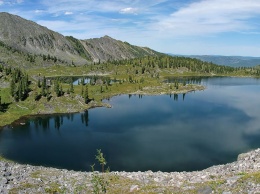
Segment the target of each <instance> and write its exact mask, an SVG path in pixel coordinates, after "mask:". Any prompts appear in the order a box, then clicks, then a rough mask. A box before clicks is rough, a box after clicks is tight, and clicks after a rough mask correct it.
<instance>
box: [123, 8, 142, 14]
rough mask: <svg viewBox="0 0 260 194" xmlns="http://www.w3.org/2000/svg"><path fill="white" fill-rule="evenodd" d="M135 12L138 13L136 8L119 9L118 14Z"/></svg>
mask: <svg viewBox="0 0 260 194" xmlns="http://www.w3.org/2000/svg"><path fill="white" fill-rule="evenodd" d="M137 11H138V9H137V8H132V7H127V8H124V9H121V10H120V13H122V14H137Z"/></svg>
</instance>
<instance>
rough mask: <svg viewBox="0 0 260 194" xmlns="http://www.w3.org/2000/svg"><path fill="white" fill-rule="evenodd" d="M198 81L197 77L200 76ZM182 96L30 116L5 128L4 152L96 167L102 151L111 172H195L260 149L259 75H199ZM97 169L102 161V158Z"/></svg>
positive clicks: (40, 161)
mask: <svg viewBox="0 0 260 194" xmlns="http://www.w3.org/2000/svg"><path fill="white" fill-rule="evenodd" d="M197 81H198V80H197ZM198 82H199V83H201V84H202V85H205V86H206V87H207V89H206V90H204V91H196V92H192V93H187V94H185V95H183V94H179V95H178V96H176V95H175V96H174V95H172V96H169V95H162V96H138V95H136V96H134V95H133V96H129V95H122V96H117V97H114V98H112V99H111V100H110V101H108V102H109V103H110V104H111V105H112V108H111V109H109V108H95V109H91V110H89V111H86V112H82V113H75V114H62V115H49V116H37V117H30V118H28V119H27V120H25V121H23V122H25V125H16V126H15V125H13V126H8V127H5V128H3V129H2V130H0V154H1V155H3V156H5V157H7V158H9V159H11V160H15V161H17V162H20V163H29V164H34V165H44V166H51V167H58V168H66V169H73V170H84V171H85V170H86V171H90V165H91V164H93V163H97V162H96V161H95V154H96V149H102V151H103V153H104V155H105V157H106V159H107V161H108V166H109V167H110V169H111V170H112V171H117V170H118V171H146V170H153V171H159V170H160V171H168V172H170V171H192V170H201V169H204V168H207V167H209V166H212V165H217V164H223V163H227V162H232V161H234V160H236V158H237V155H238V154H240V153H242V152H246V151H249V150H251V149H255V148H258V147H260V108H259V107H260V98H259V96H260V80H259V79H253V78H229V77H228V78H201V79H199V81H198ZM95 167H97V168H96V169H98V164H96V166H95Z"/></svg>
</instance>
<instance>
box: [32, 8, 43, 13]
mask: <svg viewBox="0 0 260 194" xmlns="http://www.w3.org/2000/svg"><path fill="white" fill-rule="evenodd" d="M34 12H35V13H43V12H44V11H43V10H40V9H36V10H35V11H34Z"/></svg>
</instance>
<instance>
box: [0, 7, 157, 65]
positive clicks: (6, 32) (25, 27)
mask: <svg viewBox="0 0 260 194" xmlns="http://www.w3.org/2000/svg"><path fill="white" fill-rule="evenodd" d="M0 41H1V42H2V43H4V44H5V45H7V46H9V47H12V48H14V49H16V50H18V51H22V52H25V53H31V54H36V55H50V56H52V57H57V58H59V59H62V60H65V61H67V62H69V63H71V62H72V61H73V62H74V63H75V64H86V63H90V62H98V61H101V62H102V61H107V60H120V59H129V58H136V57H142V56H147V55H150V56H157V55H159V54H160V53H158V52H156V51H154V50H152V49H149V48H146V47H138V46H134V45H131V44H129V43H127V42H122V41H119V40H115V39H113V38H111V37H109V36H104V37H102V38H94V39H87V40H79V39H76V38H74V37H72V36H68V37H65V36H63V35H62V34H59V33H57V32H54V31H52V30H49V29H48V28H46V27H43V26H40V25H38V24H37V23H35V22H32V21H29V20H26V19H23V18H21V17H19V16H16V15H12V14H9V13H3V12H1V13H0Z"/></svg>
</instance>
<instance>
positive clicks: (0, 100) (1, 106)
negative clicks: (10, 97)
mask: <svg viewBox="0 0 260 194" xmlns="http://www.w3.org/2000/svg"><path fill="white" fill-rule="evenodd" d="M0 112H3V105H2V98H1V96H0Z"/></svg>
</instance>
